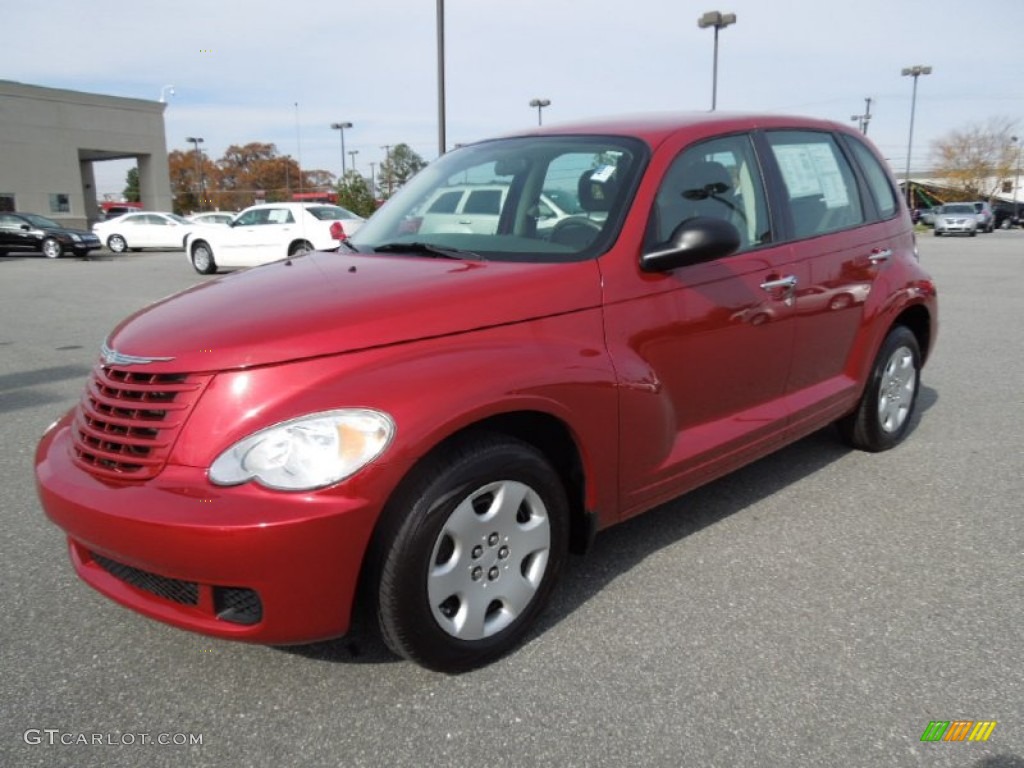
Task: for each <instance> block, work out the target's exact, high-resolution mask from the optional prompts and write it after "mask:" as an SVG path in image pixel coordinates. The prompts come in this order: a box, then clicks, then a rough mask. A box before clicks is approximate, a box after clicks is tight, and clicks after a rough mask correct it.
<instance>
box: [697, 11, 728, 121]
mask: <svg viewBox="0 0 1024 768" xmlns="http://www.w3.org/2000/svg"><path fill="white" fill-rule="evenodd" d="M735 23H736V14H735V13H722V12H720V11H708V12H707V13H705V14H704V15H703V16H701V17H700V18H699V19H697V26H698V27H700V28H701V29H706V28H707V27H714V28H715V53H714V59H713V61H712V65H711V111H712V112H714V111H715V107H717V106H718V30H720V29H725V28H726V27H728V26H729V25H730V24H735Z"/></svg>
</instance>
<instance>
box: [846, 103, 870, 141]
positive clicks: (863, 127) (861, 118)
mask: <svg viewBox="0 0 1024 768" xmlns="http://www.w3.org/2000/svg"><path fill="white" fill-rule="evenodd" d="M850 119H851V120H853V121H854V122H855V123H857V128H858V129H859V130H860V132H861V133H863V134H864V135H865V136H867V135H868V123H870V122H871V99H870V98H866V99H864V114H863V115H851V116H850Z"/></svg>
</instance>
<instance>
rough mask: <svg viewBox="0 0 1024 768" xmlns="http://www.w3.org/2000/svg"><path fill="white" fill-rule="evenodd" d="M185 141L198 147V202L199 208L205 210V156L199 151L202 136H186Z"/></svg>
mask: <svg viewBox="0 0 1024 768" xmlns="http://www.w3.org/2000/svg"><path fill="white" fill-rule="evenodd" d="M185 141H187V142H189V143H190V144H192V145H194V146H195V148H196V185H197V189H196V202H197V203H198V204H199V210H200V211H201V210H203V156H202V154H200V152H199V145H200V144H202V143H203V137H202V136H186V137H185Z"/></svg>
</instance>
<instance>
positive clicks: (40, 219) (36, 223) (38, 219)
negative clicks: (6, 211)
mask: <svg viewBox="0 0 1024 768" xmlns="http://www.w3.org/2000/svg"><path fill="white" fill-rule="evenodd" d="M22 216H24V217H25V218H26V219H28V220H29V221H30V222H31V223H32V226H33V227H41V228H49V229H60V227H61V225H60V224H58V223H57V222H56V221H54V220H53V219H48V218H46V217H45V216H39V215H37V214H35V213H23V214H22Z"/></svg>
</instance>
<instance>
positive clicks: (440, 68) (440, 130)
mask: <svg viewBox="0 0 1024 768" xmlns="http://www.w3.org/2000/svg"><path fill="white" fill-rule="evenodd" d="M444 113H445V108H444V0H437V156H438V157H440V156H441V155H443V154H444V152H445V146H446V143H447V142H446V140H445V135H444V132H445V124H444V122H445V115H444Z"/></svg>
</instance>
